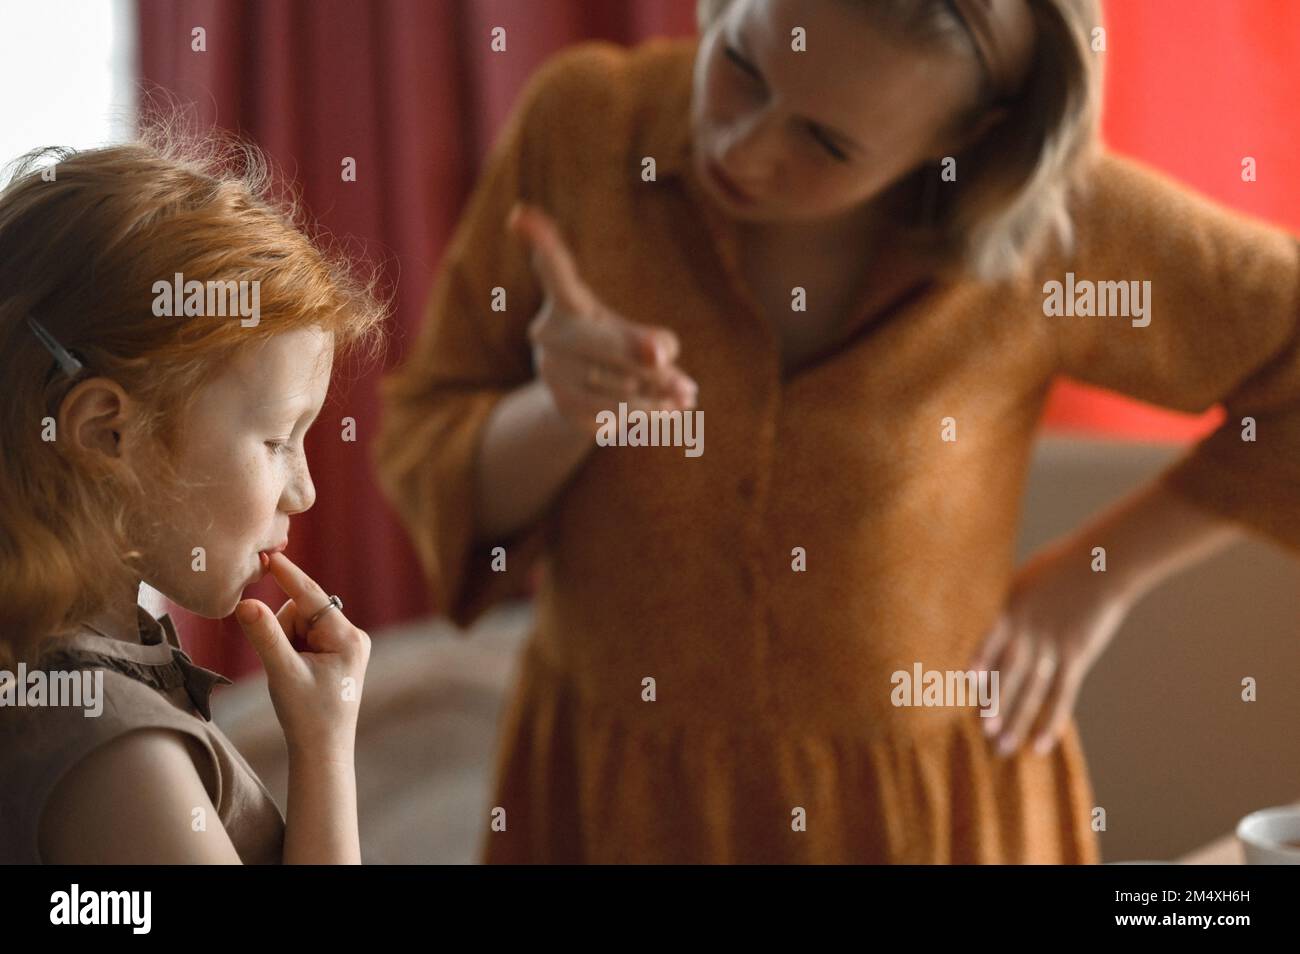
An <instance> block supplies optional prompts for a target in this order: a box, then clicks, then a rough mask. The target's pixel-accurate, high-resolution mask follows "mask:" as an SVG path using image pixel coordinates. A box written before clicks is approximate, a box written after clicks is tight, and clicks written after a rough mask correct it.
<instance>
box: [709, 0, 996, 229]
mask: <svg viewBox="0 0 1300 954" xmlns="http://www.w3.org/2000/svg"><path fill="white" fill-rule="evenodd" d="M863 2H866V0H734V2H733V3H732V4H731V6H730V7H729V8H728V9H727V10H726V12H725V13H724V14H723V15H722V16H721V17H719V18H718V20H717V21H716V22H715V23H714V24H713V26H712V27H711V28H710V29H709V30H708V31H707V32H706V33H705V34H704V36H702V37H701V39H700V48H699V56H698V58H697V60H696V66H695V85H694V95H693V100H692V116H691V123H692V132H693V140H694V141H693V147H694V162H695V169H696V172H697V174H698V175H699V177H700V179H701V181H703V182H704V183H705V184H706V187H707V188H709V189H710V190H711V192H712V194H713V195H714V196H715V198H716V199H717V201H718V202H719V204H720V205H721V206H722V208H724V209H725V210H727V211H728V213H729V214H730V215H732V217H734V218H736V219H739V220H743V221H746V222H753V223H760V222H765V223H779V222H792V221H796V220H804V221H808V220H820V219H830V218H834V217H837V216H840V215H844V214H847V213H850V212H852V211H854V210H855V209H858V208H861V207H862V206H863V204H864V203H866V202H867V201H868V200H870V199H872V198H874V197H876V196H878V195H880V194H881V193H882V192H883V190H884V189H885V188H886V187H888V186H889V185H891V184H893V183H894V182H895V181H897V180H898V179H899V178H900V177H901V176H903V175H905V174H906V173H908V172H910V171H911V170H913V169H915V168H916V167H917V166H918V165H920V164H921V163H923V162H925V161H934V160H937V159H940V158H942V157H943V156H946V155H951V154H952V153H950V152H948V151H947V150H948V148H949V147H950V146H953V145H955V144H953V143H949V142H946V141H945V139H944V133H945V130H947V129H950V128H951V125H952V123H953V121H954V119H955V118H956V117H957V116H958V115H959V113H960V112H962V111H964V110H965V109H968V108H969V107H970V106H971V105H972V104H973V102H974V99H975V96H976V93H977V90H978V84H979V82H980V79H981V74H980V70H981V67H980V65H979V62H978V60H976V59H975V57H974V56H973V54H972V55H969V56H965V55H961V54H959V53H958V54H954V53H934V52H930V53H927V52H919V51H917V50H915V49H911V48H909V47H906V46H903V45H900V44H899V41H898V40H896V39H894V38H893V37H891V36H889V35H886V34H885V33H882V32H880V31H879V30H878V29H877V28H875V26H874V25H873V23H872V19H871V17H870V16H869V14H868V13H867V12H866V11H864V10H862V9H855V7H857V6H859V4H860V3H863ZM796 27H802V28H804V30H805V31H806V46H807V50H806V52H796V51H794V50H792V49H791V46H792V42H793V34H792V31H793V30H794V29H795V28H796ZM711 166H714V167H718V168H720V169H721V170H722V172H723V174H724V175H726V176H728V177H729V178H730V179H731V181H732V183H734V184H735V185H736V186H738V187H739V188H740V189H741V190H743V191H744V192H746V193H748V194H749V196H750V197H751V198H752V199H753V201H752V202H745V201H743V200H742V199H739V198H737V197H736V196H735V195H734V194H729V193H728V192H727V190H726V189H725V187H724V186H720V185H719V184H718V182H717V181H716V179H715V178H714V177H713V175H712V174H711V172H710V167H711Z"/></svg>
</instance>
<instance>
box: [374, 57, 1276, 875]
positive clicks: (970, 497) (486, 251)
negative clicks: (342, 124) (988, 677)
mask: <svg viewBox="0 0 1300 954" xmlns="http://www.w3.org/2000/svg"><path fill="white" fill-rule="evenodd" d="M696 44H697V40H696V39H694V38H691V39H688V40H662V39H660V40H653V41H649V42H647V43H644V44H642V45H641V46H638V47H636V48H633V49H624V48H622V47H619V46H615V45H613V44H609V43H605V42H591V43H584V44H581V45H579V46H576V47H573V48H570V49H569V50H567V51H565V52H563V53H562V54H560V55H558V56H556V57H554V58H553V59H551V60H550V61H548V62H547V63H546V64H545V65H544V66H543V68H542V69H540V70H539V71H538V72H537V73H536V74H535V76H534V77H533V78H532V80H531V81H530V82H529V84H528V85H527V87H526V89H525V92H524V95H523V96H522V97H521V100H520V103H519V104H518V105H517V106H516V108H515V110H514V112H513V113H512V115H511V117H510V119H509V121H508V123H507V125H506V127H505V130H504V132H503V134H502V136H501V138H500V139H499V141H498V142H497V144H496V146H495V148H494V149H493V151H492V153H491V155H490V157H489V161H488V164H487V166H486V169H485V171H484V174H483V176H482V177H481V179H480V181H479V183H478V184H477V187H476V189H475V191H474V193H473V195H472V198H471V200H470V202H469V205H468V207H467V210H466V212H465V215H464V217H463V220H462V221H461V222H460V224H459V227H458V229H457V231H456V233H455V236H454V238H453V241H452V243H451V244H450V246H449V248H448V250H447V252H446V255H445V259H444V261H443V263H442V265H441V269H440V273H439V276H438V280H437V282H436V284H435V288H434V291H433V295H432V300H431V303H430V306H429V311H428V315H427V321H426V323H425V325H424V326H423V328H422V330H421V332H420V335H419V338H418V340H417V341H416V342H415V343H414V345H413V348H412V350H411V352H410V353H409V355H408V356H407V359H406V363H405V365H404V366H403V367H402V368H401V369H400V370H399V371H398V372H397V373H396V374H395V375H394V376H393V377H392V378H391V379H390V380H389V381H388V382H387V384H386V392H385V393H386V400H387V402H388V407H387V412H386V419H385V427H384V434H383V437H382V439H381V442H380V446H379V455H378V460H379V466H380V471H381V479H382V482H383V484H384V486H385V487H386V490H387V493H388V494H389V495H390V497H391V499H392V500H393V501H394V504H395V506H396V507H397V509H398V510H399V511H400V513H401V515H402V517H403V519H404V521H405V524H406V525H407V526H408V527H409V530H410V533H411V535H412V538H413V540H414V542H415V545H416V547H417V550H418V552H419V555H420V558H421V560H422V562H423V564H424V567H425V569H426V571H427V575H428V582H429V585H430V586H431V587H432V589H433V593H434V595H435V597H436V600H437V604H438V606H439V607H440V608H441V609H442V610H444V611H445V612H446V613H448V614H449V615H450V617H451V618H452V619H453V620H454V621H455V622H456V623H457V624H459V625H461V626H466V625H468V624H470V623H471V622H472V621H474V620H475V619H476V618H477V617H478V616H479V614H480V613H481V612H482V611H483V610H484V609H485V608H486V607H487V606H489V605H490V604H491V603H492V602H493V601H495V600H498V599H500V598H501V597H502V595H503V594H506V593H508V592H511V591H514V590H517V589H518V588H519V586H520V583H521V581H522V580H523V579H524V578H525V577H526V575H527V574H528V572H529V569H530V568H531V567H533V566H534V565H538V564H540V566H541V568H542V571H541V574H540V586H539V591H538V594H537V600H536V616H535V624H534V628H533V630H532V632H531V634H530V638H529V641H528V643H527V647H526V650H525V652H524V656H523V659H522V661H521V669H520V673H519V681H518V684H517V686H516V687H515V689H514V694H513V696H512V698H511V700H510V703H509V706H508V708H507V710H506V712H505V716H504V721H503V724H502V726H501V740H500V750H499V754H498V757H497V763H496V792H495V796H494V798H493V802H492V806H490V807H492V808H497V807H499V808H502V809H504V810H505V812H504V820H505V830H492V828H491V826H490V820H491V816H490V815H489V807H487V806H485V811H484V817H483V826H484V834H483V842H482V844H483V857H484V858H485V859H486V860H488V861H492V862H651V863H653V862H724V863H725V862H862V863H873V862H878V863H917V862H919V863H1016V862H1041V863H1093V862H1097V861H1098V860H1099V848H1098V836H1097V835H1096V833H1095V832H1094V831H1093V828H1092V811H1093V808H1094V798H1093V793H1092V790H1091V787H1090V782H1089V777H1088V769H1087V764H1086V762H1085V757H1084V753H1083V751H1082V749H1081V746H1080V740H1079V737H1078V733H1077V730H1076V726H1075V724H1074V723H1073V721H1071V722H1070V724H1069V726H1068V730H1067V732H1066V733H1065V735H1064V737H1063V739H1062V741H1061V743H1060V744H1059V745H1058V746H1056V748H1055V749H1053V750H1052V751H1051V752H1049V753H1047V754H1046V755H1037V754H1034V753H1033V752H1032V750H1030V749H1029V748H1028V747H1025V748H1024V749H1022V750H1021V751H1020V752H1019V753H1016V754H1014V755H1013V756H1011V757H1008V758H1002V757H1000V756H998V755H997V754H996V752H995V751H994V749H993V747H992V745H991V743H990V742H989V741H988V740H986V738H985V737H984V735H983V733H982V732H981V720H980V718H979V716H978V714H977V710H976V709H975V708H971V707H967V708H957V707H948V708H937V707H896V706H894V705H893V703H892V702H891V689H892V688H893V684H892V682H891V674H892V673H894V672H895V671H897V670H906V671H908V672H911V671H913V667H914V665H915V664H916V663H918V662H919V663H921V664H922V665H923V667H924V669H926V670H964V669H966V668H968V666H969V661H970V657H971V654H972V652H973V651H974V649H975V648H976V646H977V644H978V643H979V641H980V639H981V637H982V636H983V635H984V634H985V633H986V632H987V631H988V630H989V628H990V626H991V624H992V623H993V621H994V619H995V617H996V615H997V613H998V611H999V609H1000V607H1001V606H1002V604H1003V602H1004V600H1005V597H1006V593H1007V590H1008V586H1009V583H1010V580H1011V578H1012V574H1013V570H1014V553H1013V550H1014V542H1015V535H1016V530H1017V526H1018V520H1019V516H1020V508H1021V496H1022V489H1023V486H1024V482H1025V475H1026V467H1027V464H1028V462H1029V459H1030V451H1031V446H1032V442H1033V439H1034V435H1035V430H1036V424H1037V421H1038V419H1039V416H1040V412H1041V410H1042V406H1043V400H1044V397H1045V396H1046V394H1047V393H1048V390H1049V386H1050V385H1051V383H1052V381H1053V379H1054V377H1055V376H1056V375H1057V374H1058V373H1064V374H1068V375H1071V376H1073V377H1076V378H1078V379H1081V380H1083V381H1086V382H1091V383H1093V384H1096V385H1099V386H1102V387H1106V388H1111V389H1114V390H1116V391H1120V392H1123V393H1125V394H1129V395H1132V396H1135V397H1137V398H1140V399H1142V400H1145V401H1148V402H1152V403H1155V404H1159V405H1163V406H1165V407H1169V408H1174V409H1178V410H1181V411H1188V412H1193V411H1203V410H1206V409H1208V408H1210V407H1212V406H1214V405H1215V404H1216V403H1217V402H1226V407H1227V410H1228V422H1227V424H1225V426H1224V427H1223V429H1222V430H1220V431H1219V432H1217V433H1215V434H1214V435H1213V436H1211V437H1210V438H1208V439H1207V440H1206V441H1205V442H1204V443H1203V444H1201V445H1200V446H1198V447H1197V448H1195V449H1194V451H1193V452H1192V453H1190V454H1189V455H1188V456H1187V457H1186V458H1185V459H1184V460H1182V461H1180V462H1178V464H1177V465H1176V466H1174V467H1171V468H1169V469H1168V470H1167V471H1166V472H1165V473H1164V474H1162V475H1161V478H1160V479H1162V480H1164V481H1166V482H1168V484H1169V486H1171V487H1173V488H1175V489H1176V490H1177V491H1178V492H1180V493H1182V494H1184V495H1185V496H1186V497H1187V498H1188V499H1190V500H1192V501H1194V502H1196V503H1198V504H1200V505H1201V506H1203V507H1206V508H1209V509H1211V510H1213V511H1214V512H1216V513H1219V514H1222V515H1225V516H1227V517H1230V518H1234V519H1237V520H1240V521H1242V522H1243V523H1244V524H1246V525H1247V526H1248V527H1249V528H1250V529H1252V530H1254V531H1256V532H1259V533H1262V534H1267V535H1268V536H1270V537H1271V538H1272V539H1274V540H1276V541H1279V542H1281V543H1282V544H1284V545H1287V546H1290V547H1292V548H1293V549H1300V507H1297V506H1296V504H1297V501H1298V499H1300V490H1298V489H1297V488H1300V343H1298V342H1297V328H1298V324H1297V320H1298V316H1300V287H1298V286H1300V257H1298V249H1297V244H1296V241H1295V239H1294V238H1293V237H1292V236H1290V235H1288V234H1287V233H1285V232H1283V231H1280V230H1278V229H1275V228H1272V227H1269V226H1267V225H1265V224H1263V223H1261V222H1257V221H1254V220H1251V219H1247V218H1245V217H1242V216H1239V215H1235V214H1232V213H1230V212H1228V211H1226V210H1223V209H1222V208H1220V207H1219V206H1217V205H1214V204H1212V203H1211V202H1209V201H1208V200H1206V199H1203V198H1201V197H1198V196H1196V195H1194V194H1192V193H1189V192H1187V191H1186V190H1184V189H1182V188H1180V187H1178V186H1177V185H1175V184H1174V183H1172V182H1171V181H1169V180H1167V179H1165V178H1164V177H1163V176H1161V175H1159V174H1157V173H1155V172H1154V171H1151V170H1149V169H1146V168H1144V167H1142V166H1140V165H1138V164H1137V163H1135V162H1132V161H1129V160H1125V159H1121V158H1118V157H1116V156H1113V155H1109V154H1105V153H1102V154H1101V155H1100V157H1099V158H1098V159H1097V161H1096V162H1095V163H1094V166H1093V168H1091V170H1090V171H1089V185H1090V190H1091V191H1090V193H1089V197H1088V199H1087V200H1086V201H1079V202H1077V203H1076V207H1075V214H1076V218H1077V229H1078V237H1079V242H1078V245H1077V246H1076V249H1075V251H1074V252H1073V253H1072V254H1070V255H1068V256H1067V255H1066V254H1065V253H1056V254H1054V257H1052V258H1051V260H1044V261H1043V262H1042V263H1041V267H1040V268H1039V269H1038V271H1037V272H1036V274H1035V275H1034V276H1032V277H1027V278H1025V279H1021V280H1017V281H1014V282H1005V283H1000V284H989V283H980V282H976V281H950V282H936V281H924V280H922V281H915V280H913V277H912V276H909V273H908V271H907V268H906V263H902V262H898V261H891V260H890V259H889V256H888V253H886V256H885V258H883V259H879V260H877V261H875V262H873V263H870V264H869V265H868V266H865V267H870V268H871V269H872V274H873V275H874V276H876V280H873V281H872V282H870V283H868V288H869V290H867V291H866V292H864V296H863V300H862V301H861V303H860V305H859V313H860V314H862V315H864V316H865V315H867V314H868V313H870V315H871V320H870V321H867V322H866V323H864V324H863V325H862V331H861V332H860V333H859V334H858V335H857V336H856V337H854V338H853V339H852V340H850V341H848V342H847V343H846V344H845V345H844V346H842V347H840V348H839V349H837V350H836V351H835V352H834V353H833V354H831V355H829V356H827V357H825V358H823V359H822V360H819V361H816V362H815V363H813V364H811V365H809V366H807V367H804V368H802V369H799V370H797V371H795V372H794V373H791V374H786V373H783V372H782V369H781V360H780V348H779V344H778V341H777V339H776V337H775V335H774V333H773V332H772V331H771V330H770V328H769V326H768V324H767V323H766V321H765V320H764V319H763V317H762V315H761V312H760V311H759V308H758V306H757V304H756V303H755V300H754V297H753V295H752V294H751V293H750V292H749V290H748V289H746V288H745V286H744V284H743V282H742V281H741V279H740V278H739V277H738V276H739V272H738V270H737V267H736V262H737V259H736V247H735V245H734V243H733V241H732V236H731V233H730V231H729V229H728V226H727V223H726V221H725V220H724V219H723V217H722V214H721V212H720V211H719V210H717V209H716V208H714V207H713V206H712V205H711V203H710V200H709V199H708V198H707V197H706V193H705V192H704V191H703V186H702V185H701V184H700V183H698V182H697V181H696V180H695V178H694V173H693V171H692V167H691V165H690V163H689V161H688V160H689V155H690V143H691V134H690V127H689V122H688V116H689V109H690V98H691V71H692V67H693V61H694V56H695V51H696ZM646 157H653V158H654V159H655V175H654V178H653V181H646V180H645V179H643V176H642V171H643V169H644V168H646V167H645V166H644V165H643V159H644V158H646ZM520 197H522V198H524V199H527V200H530V201H532V202H534V203H537V204H538V205H540V206H542V207H543V208H545V209H546V210H548V211H549V212H550V214H551V215H552V216H554V217H555V218H556V219H557V221H558V222H559V224H560V226H561V228H562V229H563V232H564V234H565V236H566V238H567V239H568V241H569V243H570V245H571V247H572V248H573V249H574V252H575V255H576V256H577V258H578V265H579V268H580V271H581V273H582V275H583V276H584V277H585V279H586V280H587V281H588V282H589V283H590V284H591V286H592V287H593V288H594V290H595V291H596V293H597V295H598V296H599V297H600V298H601V299H602V300H603V301H604V302H605V303H606V304H607V305H609V306H610V307H611V308H613V309H615V310H617V311H619V312H620V313H622V314H624V315H626V316H628V317H629V318H631V319H632V320H636V321H640V322H645V323H648V324H655V325H665V326H668V327H670V328H672V329H673V330H674V331H675V332H676V333H677V335H678V336H679V338H680V341H681V346H682V347H681V358H680V362H679V363H680V365H681V367H682V368H683V369H684V370H685V371H686V372H687V373H688V374H690V375H692V376H693V377H694V378H695V380H696V381H698V382H699V385H700V393H699V404H698V406H699V408H700V409H701V410H702V411H703V413H704V420H705V424H706V427H705V432H704V434H705V443H704V448H705V449H704V453H703V454H702V455H700V456H698V457H691V456H688V455H686V454H685V453H684V451H683V448H681V447H672V446H668V447H645V446H642V447H630V446H607V447H596V448H594V450H593V451H592V453H591V455H590V456H589V458H587V460H586V461H585V462H584V463H583V464H582V466H581V467H580V469H579V470H578V471H577V473H576V474H575V475H574V477H573V478H572V480H571V481H570V482H569V483H568V484H566V486H565V487H564V488H563V489H562V491H561V492H560V493H559V495H558V497H557V498H556V499H555V501H554V504H553V506H551V507H550V509H549V510H548V512H547V513H546V514H545V516H544V518H542V519H540V520H539V521H538V522H537V524H536V525H535V526H532V527H530V528H528V529H527V531H526V532H523V533H521V534H519V535H518V536H517V538H515V539H513V540H503V541H498V543H499V545H501V546H504V547H505V552H506V554H507V569H506V570H505V572H494V570H493V568H492V553H491V549H492V548H491V546H475V545H473V544H472V541H471V526H472V524H473V512H474V499H473V490H472V488H473V481H472V473H473V471H472V468H473V460H474V454H475V450H476V447H477V445H478V443H479V441H480V439H481V437H482V434H483V428H484V423H485V421H486V419H487V417H488V415H489V413H490V412H491V411H492V408H493V406H494V405H495V404H496V402H497V401H499V400H500V399H501V398H502V397H503V396H504V395H506V394H507V393H508V392H509V391H511V390H512V389H515V388H517V387H519V386H520V385H522V384H524V383H526V382H528V381H529V380H531V379H532V377H533V368H532V362H531V352H530V347H529V343H528V340H527V337H526V329H527V326H528V324H529V322H530V320H531V319H532V318H533V316H534V315H535V313H536V311H537V309H538V308H539V307H540V306H541V304H542V300H543V299H542V289H541V287H540V286H539V284H538V282H537V280H536V278H535V277H534V275H533V272H532V271H531V268H530V263H529V259H528V254H527V250H526V248H524V247H523V246H522V244H521V243H519V242H516V241H514V240H512V239H510V238H509V237H508V236H507V234H506V233H505V230H504V220H505V217H506V215H507V213H508V211H509V209H510V207H511V205H512V203H513V202H514V201H515V199H516V198H520ZM1067 272H1073V273H1075V276H1076V279H1077V280H1079V281H1083V280H1095V281H1109V280H1115V281H1118V280H1125V281H1129V280H1150V281H1151V282H1152V293H1151V294H1152V297H1151V303H1152V312H1151V316H1152V320H1151V321H1150V324H1149V325H1147V326H1146V327H1136V326H1134V324H1133V323H1132V322H1131V321H1130V320H1128V319H1123V318H1101V317H1091V318H1086V317H1072V318H1067V317H1047V316H1046V315H1045V313H1044V282H1045V281H1048V280H1052V279H1055V280H1058V281H1064V280H1065V277H1066V274H1067ZM497 288H501V289H504V290H505V291H506V293H507V307H506V310H505V311H504V312H503V311H500V310H494V309H493V308H492V302H493V290H494V289H497ZM1244 416H1251V417H1254V418H1255V419H1256V421H1257V428H1258V439H1257V440H1256V441H1255V442H1243V441H1242V440H1241V439H1240V437H1239V433H1240V426H1239V423H1238V422H1239V421H1240V420H1241V418H1242V417H1244ZM945 418H952V419H953V420H954V421H955V426H956V428H957V431H956V434H957V439H956V440H955V441H951V440H944V439H943V422H944V419H945ZM1103 542H1104V541H1103ZM796 547H802V548H803V549H804V552H805V553H806V569H804V570H802V571H799V570H796V569H794V566H795V565H796V563H795V560H794V558H793V557H792V553H793V551H794V548H796ZM1110 558H1111V559H1112V560H1113V559H1116V558H1119V559H1122V554H1119V555H1116V554H1115V553H1111V554H1110ZM647 680H653V683H652V685H653V701H650V699H649V693H647V690H646V686H648V685H651V683H650V682H647ZM498 814H499V813H498Z"/></svg>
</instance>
